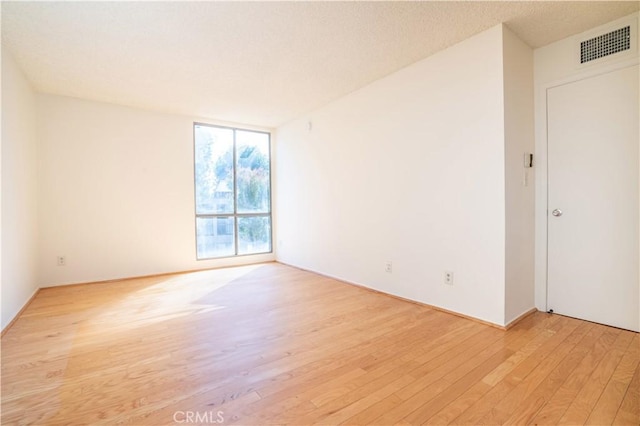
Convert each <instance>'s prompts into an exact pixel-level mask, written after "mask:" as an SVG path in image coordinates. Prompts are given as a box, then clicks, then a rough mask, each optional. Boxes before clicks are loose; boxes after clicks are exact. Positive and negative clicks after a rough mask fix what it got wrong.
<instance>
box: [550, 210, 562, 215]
mask: <svg viewBox="0 0 640 426" xmlns="http://www.w3.org/2000/svg"><path fill="white" fill-rule="evenodd" d="M551 214H552V215H554V216H555V217H560V216H562V210H560V209H555V210H554V211H552V212H551Z"/></svg>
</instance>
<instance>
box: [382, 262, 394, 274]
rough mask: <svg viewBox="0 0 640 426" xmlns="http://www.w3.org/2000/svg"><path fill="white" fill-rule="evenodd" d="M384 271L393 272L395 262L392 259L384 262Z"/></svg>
mask: <svg viewBox="0 0 640 426" xmlns="http://www.w3.org/2000/svg"><path fill="white" fill-rule="evenodd" d="M384 271H385V272H386V273H388V274H390V273H392V272H393V263H392V262H391V261H390V260H387V261H386V262H384Z"/></svg>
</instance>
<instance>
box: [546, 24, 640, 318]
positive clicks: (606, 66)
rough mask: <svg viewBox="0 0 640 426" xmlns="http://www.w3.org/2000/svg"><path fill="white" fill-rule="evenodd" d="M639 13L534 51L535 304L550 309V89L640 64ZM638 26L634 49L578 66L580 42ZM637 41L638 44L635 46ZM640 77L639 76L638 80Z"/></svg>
mask: <svg viewBox="0 0 640 426" xmlns="http://www.w3.org/2000/svg"><path fill="white" fill-rule="evenodd" d="M638 16H639V15H638V13H635V14H632V15H629V16H627V17H625V18H622V19H618V20H616V21H613V22H610V23H608V24H605V25H602V26H599V27H596V28H593V29H591V30H589V31H587V32H585V33H581V34H577V35H575V36H572V37H568V38H566V39H563V40H560V41H558V42H555V43H552V44H550V45H548V46H545V47H541V48H539V49H536V50H535V51H534V88H535V92H534V97H535V145H536V159H537V161H536V196H535V198H536V206H535V222H536V223H535V247H536V248H535V304H536V307H537V308H538V309H539V310H545V311H546V310H547V303H546V300H547V98H546V96H547V89H549V88H551V87H554V86H558V85H561V84H566V83H569V82H573V81H578V80H581V79H584V78H588V77H591V76H594V75H598V74H602V73H604V72H608V71H612V70H614V69H619V68H624V67H626V66H629V65H632V64H637V63H638V50H637V47H638V45H640V31H638V30H637V28H638ZM629 24H631V25H632V26H633V25H635V27H636V31H635V36H636V37H635V39H634V40H633V41H632V49H631V50H629V51H628V52H625V53H620V54H616V55H612V56H611V57H606V58H602V59H598V60H596V61H594V62H593V63H590V64H587V65H580V64H579V60H578V58H579V56H578V54H579V42H580V40H583V39H585V38H588V37H591V36H595V35H598V34H600V33H602V32H606V31H609V30H613V29H616V28H618V27H620V26H622V25H629ZM634 42H635V43H634ZM639 78H640V77H639Z"/></svg>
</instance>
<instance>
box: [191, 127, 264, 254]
mask: <svg viewBox="0 0 640 426" xmlns="http://www.w3.org/2000/svg"><path fill="white" fill-rule="evenodd" d="M193 128H194V132H193V133H194V157H195V158H194V160H195V161H194V162H195V165H194V173H195V201H196V256H197V258H198V259H212V258H216V257H227V256H237V255H245V254H258V253H269V252H271V166H270V163H271V156H270V152H271V151H270V135H269V133H265V132H255V131H250V130H242V129H234V128H229V127H219V126H211V125H206V124H198V123H195V124H194V126H193Z"/></svg>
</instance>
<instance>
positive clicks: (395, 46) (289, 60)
mask: <svg viewBox="0 0 640 426" xmlns="http://www.w3.org/2000/svg"><path fill="white" fill-rule="evenodd" d="M638 9H639V3H638V2H637V1H632V2H256V3H247V2H37V3H36V2H32V3H29V2H24V3H21V2H15V3H14V2H4V1H3V2H2V46H3V48H7V49H8V50H9V51H10V52H11V53H12V56H14V58H15V59H16V61H17V63H18V64H19V66H20V67H21V68H22V69H23V71H24V72H25V74H26V76H27V78H28V79H29V80H30V81H31V83H32V84H33V86H34V88H35V89H36V90H38V91H41V92H46V93H54V94H59V95H66V96H72V97H78V98H84V99H91V100H98V101H105V102H112V103H117V104H122V105H128V106H135V107H142V108H146V109H152V110H160V111H166V112H173V113H181V114H188V115H196V116H202V117H211V118H216V119H219V120H225V121H232V122H239V123H246V124H253V125H260V126H267V127H275V126H277V125H279V124H282V123H284V122H286V121H288V120H291V119H293V118H296V117H298V116H300V115H303V114H305V113H306V112H308V111H310V110H312V109H314V108H317V107H319V106H321V105H324V104H326V103H328V102H329V101H331V100H333V99H336V98H339V97H341V96H343V95H345V94H347V93H349V92H351V91H353V90H356V89H358V88H360V87H362V86H364V85H366V84H368V83H370V82H372V81H374V80H377V79H379V78H381V77H383V76H385V75H387V74H390V73H392V72H394V71H396V70H398V69H400V68H403V67H405V66H407V65H409V64H411V63H413V62H416V61H418V60H420V59H422V58H425V57H427V56H429V55H431V54H433V53H435V52H437V51H439V50H442V49H444V48H446V47H448V46H450V45H452V44H455V43H457V42H459V41H461V40H464V39H465V38H468V37H470V36H472V35H474V34H476V33H478V32H480V31H482V30H485V29H487V28H490V27H492V26H494V25H496V24H498V23H500V22H505V23H506V24H507V25H508V26H509V27H510V28H511V29H512V30H513V31H514V32H515V33H516V34H518V35H519V36H520V37H521V38H522V39H523V40H524V41H525V42H526V43H528V44H529V45H530V46H532V47H540V46H543V45H546V44H548V43H551V42H553V41H556V40H559V39H562V38H564V37H567V36H570V35H573V34H576V33H579V32H582V31H585V30H587V29H589V28H592V27H594V26H596V25H599V24H603V23H606V22H608V21H611V20H613V19H616V18H619V17H622V16H625V15H628V14H630V13H633V12H635V11H637V10H638Z"/></svg>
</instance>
